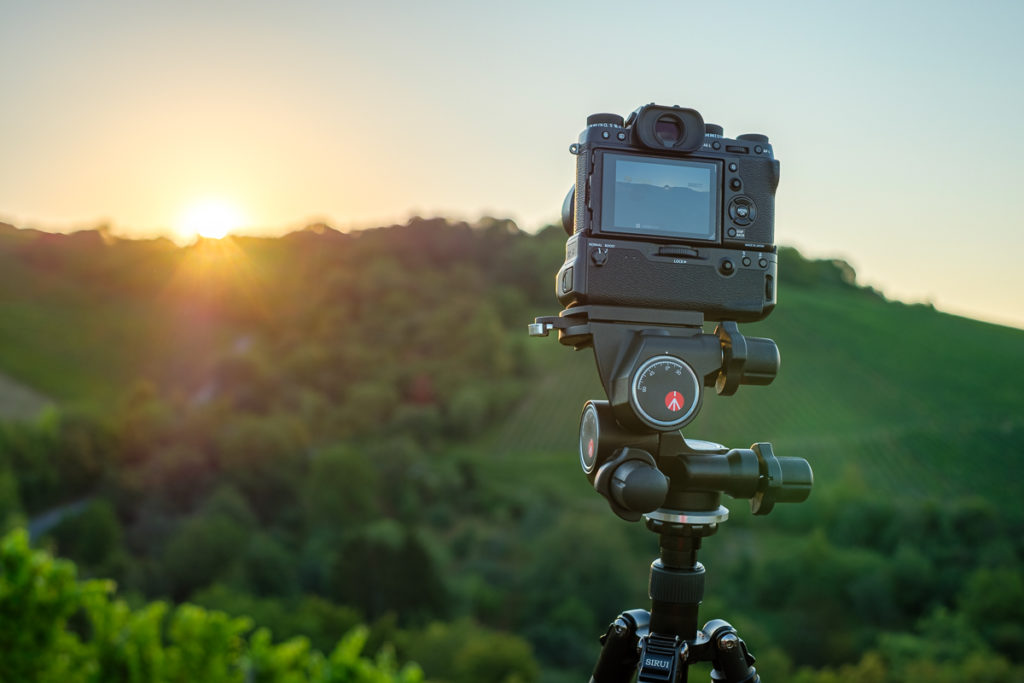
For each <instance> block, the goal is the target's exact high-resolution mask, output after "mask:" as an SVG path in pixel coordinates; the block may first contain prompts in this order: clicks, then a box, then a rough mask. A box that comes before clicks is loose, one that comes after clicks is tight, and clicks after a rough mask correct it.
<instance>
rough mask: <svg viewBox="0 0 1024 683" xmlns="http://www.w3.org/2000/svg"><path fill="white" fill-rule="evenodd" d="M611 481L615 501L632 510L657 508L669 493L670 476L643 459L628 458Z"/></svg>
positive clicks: (645, 510) (647, 510)
mask: <svg viewBox="0 0 1024 683" xmlns="http://www.w3.org/2000/svg"><path fill="white" fill-rule="evenodd" d="M609 483H610V486H609V490H610V493H611V494H612V498H613V499H614V500H615V502H616V503H618V504H619V505H621V506H622V507H624V508H626V509H627V510H631V511H632V512H651V511H652V510H657V509H658V508H660V507H661V504H662V503H664V502H665V496H666V495H667V494H668V478H667V477H666V476H665V475H664V474H662V473H661V471H660V470H658V469H657V468H656V467H652V466H651V465H650V464H648V463H646V462H644V461H643V460H627V461H626V462H624V463H622V464H621V465H619V466H618V467H616V468H615V472H614V473H613V474H612V479H611V482H609Z"/></svg>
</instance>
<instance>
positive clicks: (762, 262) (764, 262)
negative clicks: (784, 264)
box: [757, 258, 768, 268]
mask: <svg viewBox="0 0 1024 683" xmlns="http://www.w3.org/2000/svg"><path fill="white" fill-rule="evenodd" d="M757 265H759V266H761V267H762V268H767V267H768V259H766V258H763V259H759V260H758V261H757Z"/></svg>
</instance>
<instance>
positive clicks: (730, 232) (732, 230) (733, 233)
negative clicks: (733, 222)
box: [726, 228, 736, 237]
mask: <svg viewBox="0 0 1024 683" xmlns="http://www.w3.org/2000/svg"><path fill="white" fill-rule="evenodd" d="M726 232H727V234H728V235H729V237H735V236H736V228H729V229H728V230H727V231H726Z"/></svg>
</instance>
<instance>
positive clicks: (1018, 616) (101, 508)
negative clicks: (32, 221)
mask: <svg viewBox="0 0 1024 683" xmlns="http://www.w3.org/2000/svg"><path fill="white" fill-rule="evenodd" d="M564 239H565V236H564V233H563V232H562V231H561V229H560V228H556V227H550V228H548V229H546V230H544V231H542V232H541V233H540V234H538V235H527V234H525V233H522V232H521V231H519V230H518V229H517V228H516V227H515V226H514V224H512V223H511V222H509V221H502V220H496V219H483V220H481V221H480V222H478V223H477V224H474V225H468V224H465V223H449V222H447V221H444V220H440V219H432V220H421V219H416V220H413V221H410V223H409V224H407V225H403V226H392V227H390V228H382V229H377V230H371V231H366V232H364V233H359V234H354V235H343V234H341V233H338V232H336V231H334V230H331V229H329V228H326V227H325V226H315V227H313V228H311V229H309V230H305V231H301V232H298V233H293V234H291V235H288V236H285V237H282V238H277V239H255V238H235V239H228V240H223V241H209V240H207V241H202V242H200V243H198V244H196V245H193V246H191V247H187V248H179V247H175V246H174V245H173V244H170V243H169V242H165V241H159V240H158V241H143V242H136V241H131V240H118V239H114V238H111V237H110V236H109V235H106V234H104V233H99V232H84V233H76V234H74V235H68V236H57V235H47V234H45V233H39V232H35V231H21V230H15V229H14V228H11V227H9V226H8V227H6V228H5V227H4V226H0V373H3V374H5V375H8V376H10V377H12V378H14V379H16V380H18V381H19V382H20V383H22V384H24V385H27V386H29V387H31V388H32V389H34V390H35V391H36V392H38V393H39V394H41V395H43V396H46V397H48V398H49V399H52V400H53V401H55V402H56V408H55V409H54V410H50V411H45V412H44V413H42V414H41V415H40V416H39V417H38V418H37V419H34V420H8V421H4V420H0V522H2V526H3V527H4V528H5V529H6V528H14V527H20V526H24V525H26V523H28V522H31V525H30V528H31V529H33V533H35V535H36V538H35V539H34V540H35V542H36V543H38V544H42V545H44V546H46V547H48V548H50V549H52V550H53V551H54V552H55V553H57V554H59V555H61V556H63V557H65V558H69V559H71V560H73V561H74V562H75V563H76V564H77V565H78V567H79V570H80V571H81V572H82V574H83V575H84V576H86V577H101V578H112V579H114V580H115V581H116V582H117V583H118V586H119V590H120V591H121V592H122V594H123V595H125V596H127V597H128V598H130V600H131V601H132V602H133V604H137V605H142V604H146V601H153V600H157V601H170V602H174V603H186V602H192V603H197V604H199V605H201V606H203V607H204V608H208V609H215V610H223V611H226V612H228V613H229V614H232V615H233V616H237V617H242V616H245V617H251V618H252V619H253V620H254V621H255V623H256V624H258V625H260V626H266V627H268V628H269V629H271V630H272V631H273V633H274V636H275V638H278V639H281V638H291V637H295V636H300V635H301V636H305V637H307V638H308V639H309V640H310V642H311V644H312V646H313V647H315V648H317V649H318V650H320V651H323V652H329V651H331V650H332V648H334V646H335V644H336V643H337V639H338V637H339V636H340V635H341V634H342V633H344V632H345V631H348V630H349V629H351V628H353V627H355V626H357V625H358V624H360V623H368V624H370V625H371V631H370V633H371V636H370V642H369V645H368V651H369V652H370V653H371V654H372V653H373V652H374V651H376V650H377V649H379V648H380V647H381V646H382V644H383V643H385V642H390V643H392V644H393V645H394V647H395V649H396V652H397V656H398V657H399V659H400V660H401V661H409V660H413V661H417V662H419V663H420V664H421V665H422V667H423V669H424V671H425V673H426V676H427V677H428V679H433V680H439V681H452V682H453V683H461V682H462V681H466V683H469V681H480V680H490V679H494V680H502V681H513V680H516V681H523V682H526V681H536V680H543V681H550V682H552V683H555V682H559V683H560V682H562V681H568V680H578V679H580V678H581V677H585V676H586V675H587V674H588V671H589V667H590V666H591V664H592V662H593V659H594V657H595V656H596V651H597V644H596V638H595V636H596V635H597V634H599V633H601V632H603V630H604V628H605V626H606V625H607V623H608V621H609V619H611V618H612V617H613V616H614V615H615V614H616V613H617V612H618V611H620V610H622V609H626V608H632V607H638V606H642V605H643V604H644V603H645V602H646V595H645V591H646V576H647V567H648V564H649V562H650V559H651V557H653V555H654V554H655V552H656V548H657V543H656V539H655V538H654V536H653V535H652V534H650V533H649V532H648V531H646V530H645V529H644V528H643V526H642V525H640V524H628V523H626V522H623V521H622V520H619V519H618V518H617V517H615V516H614V515H613V514H612V513H611V511H609V510H608V507H607V505H606V503H605V502H604V501H603V500H602V499H601V498H600V496H598V495H597V494H596V493H594V492H593V490H592V489H591V488H590V487H589V485H588V484H587V481H586V479H585V478H584V477H583V475H582V474H581V472H580V471H579V466H578V458H577V456H576V438H577V425H578V419H579V411H580V408H581V406H582V404H583V402H584V401H585V400H586V399H588V398H602V394H601V388H600V385H599V382H598V380H597V374H596V371H595V367H594V362H593V359H592V357H591V354H590V352H589V351H583V352H573V351H571V350H570V349H568V348H566V347H562V346H560V345H559V344H558V343H557V341H555V340H554V339H553V338H548V339H532V338H529V337H528V336H527V334H526V325H527V323H529V322H531V321H532V319H533V317H535V316H539V315H550V314H553V313H555V312H557V304H556V303H555V301H554V297H553V294H552V291H551V289H552V287H551V283H552V280H553V275H554V273H555V271H556V269H557V267H558V264H559V262H560V260H561V258H562V255H563V249H564ZM780 276H781V284H780V294H779V300H780V303H779V305H778V307H777V309H776V310H775V312H774V313H773V314H772V315H771V317H770V318H769V319H768V320H766V321H764V322H762V323H758V324H753V325H747V326H744V327H743V328H741V329H742V330H743V332H744V333H745V334H748V335H753V336H766V337H770V338H772V339H774V340H775V341H776V342H777V343H778V346H779V349H780V351H781V355H782V367H781V370H780V373H779V376H778V378H777V379H776V381H775V382H774V383H773V384H772V385H770V386H767V387H742V388H741V389H740V391H739V392H738V394H737V395H735V396H733V397H728V398H721V397H717V396H714V395H713V394H712V395H709V396H708V397H706V399H705V402H704V408H703V411H702V414H701V415H700V416H699V417H698V419H697V420H696V421H695V422H694V423H693V425H692V426H691V427H690V428H688V430H687V435H688V436H694V437H698V438H704V439H710V440H714V441H718V442H721V443H725V444H728V445H730V446H740V447H746V446H748V445H749V444H751V443H753V442H755V441H771V442H772V443H773V444H774V445H775V450H776V452H777V453H778V454H779V455H791V456H799V457H803V458H806V459H807V460H809V461H810V462H811V464H812V466H813V467H814V470H815V476H816V481H815V487H814V491H813V492H812V494H811V497H810V499H809V500H808V501H806V502H804V503H802V504H800V505H790V506H779V509H777V510H776V511H774V512H773V513H772V515H770V516H769V517H767V518H752V517H751V516H750V514H749V512H746V511H745V509H746V503H745V502H740V501H728V500H727V501H726V504H727V505H728V506H729V507H730V509H731V510H732V516H731V519H730V520H729V522H728V523H727V524H725V525H723V528H722V531H721V532H720V533H719V534H718V535H716V536H715V537H713V538H710V539H708V540H707V541H706V543H705V546H704V549H703V550H702V551H701V552H702V555H701V557H702V561H704V562H705V564H706V565H707V566H708V568H709V586H708V592H707V600H706V603H705V606H704V608H703V609H702V614H703V615H706V616H707V617H708V618H710V617H723V618H727V619H729V620H730V621H731V622H733V623H735V624H736V625H737V626H738V627H740V628H741V632H742V633H743V634H744V637H745V638H747V639H748V640H749V642H750V643H751V644H752V645H753V647H754V649H755V652H756V653H757V654H758V656H759V657H761V658H762V660H761V661H762V663H761V664H760V665H759V670H760V671H761V672H762V673H763V674H764V676H765V680H794V681H798V682H799V683H824V682H825V681H829V682H830V683H831V682H832V681H847V680H851V681H852V680H872V681H886V682H888V681H893V682H895V681H907V680H973V679H975V678H976V677H975V676H974V674H973V673H972V672H974V671H976V669H977V666H978V661H981V660H983V661H984V662H985V666H988V667H990V669H991V670H992V671H996V672H1002V674H1005V675H1003V677H1002V680H1014V675H1019V674H1020V673H1021V668H1022V667H1024V630H1022V629H1021V628H1020V627H1019V625H1020V624H1021V623H1024V572H1022V571H1021V567H1022V565H1024V504H1022V502H1021V495H1020V493H1021V489H1020V484H1019V483H1018V482H1019V480H1020V474H1021V472H1022V467H1024V465H1021V462H1022V460H1021V458H1022V456H1024V448H1022V446H1021V445H1020V444H1021V440H1022V437H1024V419H1022V415H1024V392H1021V390H1020V389H1019V382H1020V380H1021V379H1022V377H1024V372H1022V371H1024V331H1021V330H1015V329H1009V328H1003V327H998V326H993V325H987V324H984V323H979V322H976V321H971V320H966V319H963V318H957V317H954V316H949V315H946V314H942V313H939V312H937V311H935V310H932V309H931V308H929V307H925V306H908V305H904V304H901V303H898V302H890V301H886V300H885V299H884V298H883V297H881V296H880V295H879V294H877V293H876V292H873V291H870V290H867V289H864V288H860V287H858V286H857V285H856V283H855V281H854V278H853V274H852V271H851V270H850V268H849V266H847V265H846V264H843V263H841V262H828V261H808V260H806V259H804V258H803V257H801V256H800V255H799V254H798V253H797V252H795V251H794V250H791V249H783V250H781V253H780ZM708 327H709V330H710V327H711V325H709V326H708ZM0 390H2V387H0ZM37 400H38V399H37ZM2 618H3V615H2V614H0V620H2ZM47 628H49V627H47ZM808 632H813V633H818V634H821V637H820V643H818V644H816V646H815V647H814V648H808V647H806V643H805V639H806V636H805V634H806V633H808ZM954 632H955V633H970V634H972V635H971V637H970V638H967V637H962V640H963V643H964V645H963V647H962V648H960V649H956V648H953V649H950V648H947V647H946V646H945V644H946V643H947V642H948V640H949V634H950V633H954ZM467 634H472V637H468V636H467ZM250 636H252V634H249V635H248V636H247V637H250ZM261 637H262V636H261ZM0 655H2V653H0ZM936 667H937V668H936ZM936 670H939V671H941V672H942V676H938V675H932V673H934V671H936ZM930 672H931V673H930ZM1002 674H1001V675H1002ZM997 678H998V676H997ZM269 680H276V679H269Z"/></svg>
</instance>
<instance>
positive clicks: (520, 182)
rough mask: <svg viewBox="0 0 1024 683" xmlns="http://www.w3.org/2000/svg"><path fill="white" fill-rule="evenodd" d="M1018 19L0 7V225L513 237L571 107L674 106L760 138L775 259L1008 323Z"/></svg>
mask: <svg viewBox="0 0 1024 683" xmlns="http://www.w3.org/2000/svg"><path fill="white" fill-rule="evenodd" d="M1022 26H1024V3H1021V2H995V1H993V2H980V1H979V2H971V3H967V2H943V1H941V0H932V1H930V2H916V1H911V2H902V3H893V2H891V0H890V1H888V2H875V1H874V0H865V1H861V2H856V3H853V2H820V1H811V0H797V1H791V2H786V3H764V2H738V1H732V0H722V1H721V2H718V3H708V2H690V1H687V0H673V1H671V2H666V1H665V0H662V1H661V2H657V3H654V2H644V1H635V2H630V3H609V2H600V1H597V0H591V1H588V2H577V1H575V0H571V1H565V2H557V1H556V0H546V1H535V0H523V1H521V2H503V3H491V2H484V1H483V0H476V1H474V2H468V1H467V2H463V1H459V0H434V1H433V2H411V1H406V2H396V1H392V0H377V1H375V2H372V3H369V2H358V3H357V2H345V1H335V2H309V1H305V0H296V1H293V2H288V3H281V2H269V1H260V0H249V1H248V2H227V1H215V0H214V1H209V2H191V1H183V2H174V3H170V2H160V3H158V2H137V1H136V2H132V1H128V0H93V1H91V2H62V1H47V0H37V1H31V2H30V1H28V0H24V1H21V0H0V220H3V221H6V222H9V223H13V224H15V225H18V226H21V227H36V228H41V229H47V230H60V231H67V230H73V229H79V228H89V227H95V226H97V225H108V226H110V229H111V231H112V232H113V233H115V234H119V235H124V236H140V237H142V236H151V235H155V234H166V235H169V236H172V237H174V238H175V239H178V240H179V241H182V240H187V239H188V238H190V237H192V236H194V232H195V231H196V230H197V229H198V228H196V227H195V223H194V221H192V219H191V218H190V216H193V217H194V216H195V215H196V212H197V211H199V213H200V215H203V212H204V210H205V213H206V214H207V215H208V214H210V212H211V211H213V212H214V213H216V212H217V211H220V215H222V216H228V217H230V220H231V221H233V223H234V229H235V230H236V231H238V232H241V233H247V234H278V233H282V232H285V231H288V230H294V229H297V228H301V227H302V226H304V225H307V224H309V223H311V222H319V221H323V222H326V223H328V224H330V225H332V226H334V227H337V228H339V229H354V228H359V227H370V226H376V225H388V224H391V223H396V222H405V220H407V219H408V218H409V217H410V216H412V215H421V216H435V215H441V216H446V217H451V218H454V219H466V220H475V219H478V218H479V217H481V216H483V215H492V216H497V217H509V218H513V219H514V220H516V222H517V223H518V225H519V226H520V227H521V228H523V229H525V230H530V231H533V230H537V229H539V228H540V227H542V226H543V225H545V224H548V223H552V222H557V221H558V216H559V211H560V208H561V204H562V199H563V197H564V195H565V193H566V191H567V190H568V188H569V186H570V185H571V184H572V182H573V179H574V168H575V167H574V157H572V155H571V154H570V153H569V151H568V148H569V144H570V143H572V142H574V141H575V140H576V138H577V136H578V134H579V132H580V130H581V129H582V128H583V126H584V125H585V121H586V117H587V115H589V114H591V113H595V112H616V113H619V114H623V115H625V114H627V113H629V112H630V111H632V110H633V109H635V108H636V107H637V106H639V105H642V104H646V103H648V102H657V103H658V104H666V105H672V104H678V105H680V106H684V107H692V108H694V109H697V110H698V111H700V112H701V113H702V115H703V116H704V119H705V120H706V121H708V122H712V123H717V124H720V125H722V126H724V128H725V133H726V135H727V136H731V137H735V136H736V135H739V134H741V133H751V132H757V133H764V134H766V135H768V136H769V137H770V138H771V141H772V145H773V147H774V150H775V155H776V158H777V159H779V160H780V162H781V165H782V175H781V182H780V185H779V189H778V193H777V196H776V224H775V235H776V240H777V242H778V243H780V244H786V245H792V246H796V247H798V248H799V249H801V251H803V252H804V253H805V254H806V255H808V256H811V257H815V258H842V259H845V260H847V261H848V262H849V263H850V264H851V265H853V267H854V268H855V269H856V270H857V273H858V276H859V279H860V281H861V282H862V283H864V284H868V285H871V286H874V287H876V288H877V289H880V290H882V291H883V292H884V293H885V294H886V295H887V296H889V297H890V298H895V299H901V300H904V301H908V302H928V303H932V304H934V305H935V306H936V307H937V308H939V309H941V310H945V311H948V312H952V313H956V314H959V315H967V316H970V317H975V318H980V319H984V320H989V321H994V322H998V323H1001V324H1008V325H1014V326H1017V327H1024V267H1022V266H1021V264H1020V263H1019V259H1021V258H1022V257H1024V220H1022V215H1024V212H1022V211H1021V210H1020V209H1019V208H1018V204H1019V203H1020V201H1019V198H1020V197H1021V196H1022V194H1024V192H1022V188H1024V171H1022V167H1021V164H1022V162H1024V142H1022V140H1024V136H1022V135H1021V134H1020V133H1019V132H1018V130H1017V128H1018V126H1020V125H1021V124H1020V118H1021V112H1022V111H1024V77H1022V76H1021V72H1022V68H1024V41H1022V40H1021V39H1020V37H1019V31H1020V28H1021V27H1022ZM210 206H213V207H214V209H210V208H209V207H210ZM197 207H198V208H197ZM203 207H206V208H205V209H204V208H203ZM224 220H227V218H225V219H224ZM190 233H191V234H190ZM783 304H784V302H780V305H783ZM894 334H898V332H897V331H894ZM937 343H940V340H937Z"/></svg>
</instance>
